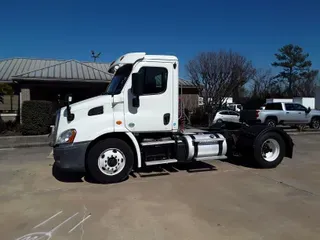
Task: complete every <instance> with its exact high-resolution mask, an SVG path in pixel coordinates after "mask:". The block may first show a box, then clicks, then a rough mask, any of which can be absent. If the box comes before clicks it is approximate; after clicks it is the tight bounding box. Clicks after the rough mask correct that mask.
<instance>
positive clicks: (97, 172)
mask: <svg viewBox="0 0 320 240" xmlns="http://www.w3.org/2000/svg"><path fill="white" fill-rule="evenodd" d="M133 164H134V153H133V151H132V149H131V147H130V146H129V145H128V144H127V143H126V142H125V141H123V140H121V139H117V138H107V139H104V140H101V141H99V142H97V143H96V144H95V145H94V146H93V147H92V148H91V149H90V150H89V152H88V155H87V159H86V167H87V171H88V173H89V174H90V176H91V177H92V178H93V179H94V180H95V181H97V182H99V183H117V182H121V181H123V180H125V179H126V178H127V177H128V176H129V174H130V172H131V171H132V168H133Z"/></svg>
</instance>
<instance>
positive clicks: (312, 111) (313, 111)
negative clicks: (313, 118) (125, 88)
mask: <svg viewBox="0 0 320 240" xmlns="http://www.w3.org/2000/svg"><path fill="white" fill-rule="evenodd" d="M310 113H311V114H319V115H320V110H317V109H312V110H311V111H310Z"/></svg>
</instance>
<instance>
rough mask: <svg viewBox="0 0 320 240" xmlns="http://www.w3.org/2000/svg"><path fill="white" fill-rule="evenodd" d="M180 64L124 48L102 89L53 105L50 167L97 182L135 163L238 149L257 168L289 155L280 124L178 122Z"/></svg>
mask: <svg viewBox="0 0 320 240" xmlns="http://www.w3.org/2000/svg"><path fill="white" fill-rule="evenodd" d="M178 71H179V63H178V59H177V58H176V57H175V56H165V55H147V54H146V53H129V54H125V55H123V56H121V57H120V58H119V59H117V60H115V61H114V62H112V63H111V65H110V68H109V72H110V73H112V74H113V79H112V81H111V83H110V84H109V86H108V88H107V90H106V91H105V92H104V94H102V95H100V96H97V97H93V98H89V99H86V100H84V101H81V102H76V103H73V104H69V102H68V101H67V102H68V103H67V106H66V107H63V108H61V109H60V110H59V111H58V112H57V117H56V124H55V128H54V132H53V143H52V145H53V155H54V159H55V164H54V166H55V167H57V168H60V169H62V170H71V171H78V172H79V171H81V172H87V173H89V174H90V175H91V176H92V178H93V179H94V180H96V181H98V182H100V183H114V182H120V181H122V180H124V179H125V178H126V177H127V176H128V175H129V174H130V172H131V171H132V170H133V169H135V168H141V167H143V166H150V165H159V164H168V163H177V162H178V163H186V164H187V163H190V162H192V161H205V160H213V159H224V158H227V157H234V156H236V155H237V156H239V155H240V156H242V157H245V158H246V159H247V160H248V161H254V162H255V163H256V164H257V165H258V166H260V167H261V168H273V167H276V166H277V165H278V164H279V163H280V162H281V161H282V160H283V158H284V157H288V158H292V154H293V145H294V144H293V142H292V139H291V138H290V136H289V135H288V134H286V133H285V132H284V131H283V130H281V129H279V128H272V127H267V126H260V125H258V126H251V127H249V126H246V125H243V124H240V123H234V124H232V126H231V125H230V126H227V125H223V126H216V127H215V128H212V129H208V130H207V131H205V132H196V131H194V132H192V131H191V132H190V131H189V132H187V131H183V130H182V129H181V128H180V127H179V116H180V112H179V111H180V110H179V101H178V99H179V77H178Z"/></svg>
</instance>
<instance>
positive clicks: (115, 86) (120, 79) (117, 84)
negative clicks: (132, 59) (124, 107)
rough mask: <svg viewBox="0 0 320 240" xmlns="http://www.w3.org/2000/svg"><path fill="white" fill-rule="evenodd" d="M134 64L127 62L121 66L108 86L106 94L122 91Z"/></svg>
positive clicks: (115, 93)
mask: <svg viewBox="0 0 320 240" xmlns="http://www.w3.org/2000/svg"><path fill="white" fill-rule="evenodd" d="M132 66H133V65H132V64H126V65H124V66H122V67H121V68H119V69H118V70H117V72H116V74H115V75H114V76H113V78H112V80H111V83H110V84H109V86H108V87H107V90H106V92H105V93H104V94H106V95H117V94H119V93H121V91H122V88H123V86H124V85H125V83H126V82H127V79H128V77H129V75H130V73H131V70H132Z"/></svg>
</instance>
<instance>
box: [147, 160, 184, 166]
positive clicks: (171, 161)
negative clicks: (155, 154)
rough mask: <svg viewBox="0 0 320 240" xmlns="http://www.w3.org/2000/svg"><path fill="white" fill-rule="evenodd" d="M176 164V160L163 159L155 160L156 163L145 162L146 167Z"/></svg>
mask: <svg viewBox="0 0 320 240" xmlns="http://www.w3.org/2000/svg"><path fill="white" fill-rule="evenodd" d="M175 162H178V160H177V159H164V160H156V161H148V162H145V163H146V165H147V166H153V165H160V164H168V163H175Z"/></svg>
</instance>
